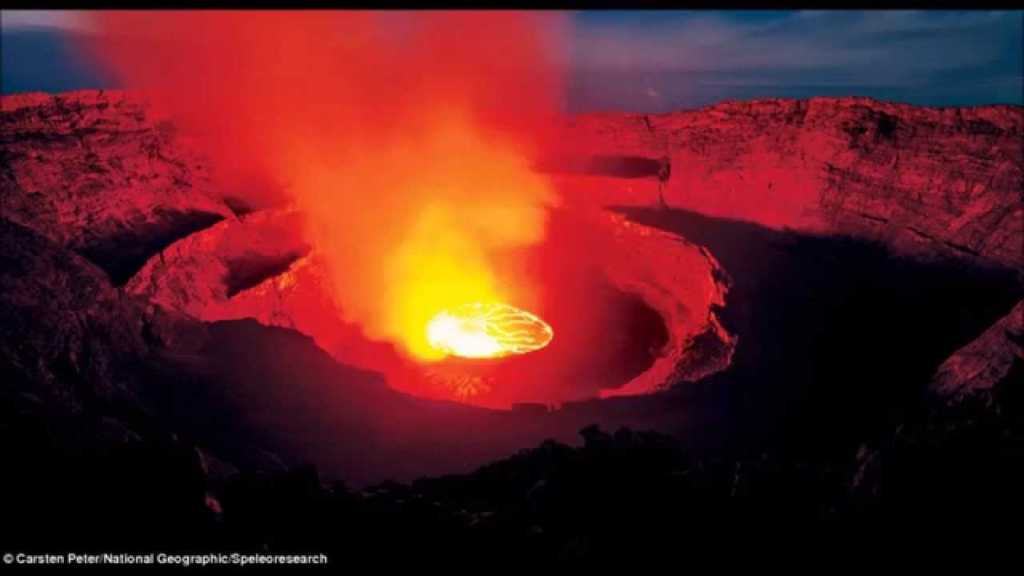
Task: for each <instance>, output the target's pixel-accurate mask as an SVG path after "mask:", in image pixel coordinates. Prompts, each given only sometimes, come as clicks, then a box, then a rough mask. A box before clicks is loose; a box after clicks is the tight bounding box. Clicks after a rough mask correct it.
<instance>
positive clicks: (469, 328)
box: [427, 303, 555, 358]
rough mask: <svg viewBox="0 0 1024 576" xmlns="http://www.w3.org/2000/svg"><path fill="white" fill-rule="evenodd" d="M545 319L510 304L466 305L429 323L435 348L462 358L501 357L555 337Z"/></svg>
mask: <svg viewBox="0 0 1024 576" xmlns="http://www.w3.org/2000/svg"><path fill="white" fill-rule="evenodd" d="M554 335H555V333H554V331H553V330H552V329H551V326H548V324H547V323H546V322H544V321H543V320H541V319H540V318H538V317H537V316H535V315H534V314H531V313H529V312H527V311H525V310H520V309H519V308H516V307H514V306H509V305H508V304H480V303H474V304H465V305H463V306H459V307H458V308H454V309H451V310H443V311H441V312H440V313H438V314H437V316H434V318H433V320H431V321H430V323H429V324H427V340H428V341H429V342H430V345H431V346H433V347H434V348H435V349H437V350H439V351H441V352H444V353H445V354H450V355H452V356H461V357H463V358H500V357H502V356H510V355H512V354H525V353H527V352H533V351H534V350H540V349H541V348H543V347H545V346H547V345H548V343H549V342H551V339H552V338H554Z"/></svg>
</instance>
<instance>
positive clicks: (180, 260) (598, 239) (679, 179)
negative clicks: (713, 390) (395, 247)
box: [0, 92, 1024, 406]
mask: <svg viewBox="0 0 1024 576" xmlns="http://www.w3.org/2000/svg"><path fill="white" fill-rule="evenodd" d="M2 114H3V120H2V122H0V136H2V138H3V145H4V151H5V170H4V171H3V173H2V174H0V177H2V178H3V187H4V190H3V192H4V198H5V201H4V203H3V206H2V207H0V211H2V213H0V216H3V217H4V218H7V219H10V220H12V221H14V222H16V223H19V224H21V225H24V226H26V227H28V228H30V229H32V230H35V231H36V232H38V233H39V234H41V235H43V236H45V237H47V238H50V239H51V240H53V241H56V242H57V243H58V244H59V245H61V246H64V247H66V248H71V249H73V250H76V251H78V252H79V253H80V254H82V255H84V256H86V258H88V259H90V260H92V261H93V262H94V263H96V264H97V265H99V266H100V267H101V268H103V269H104V270H106V271H107V272H108V274H109V275H110V276H111V278H112V279H114V280H115V282H116V283H118V284H122V285H123V286H122V288H121V290H122V291H123V292H124V293H126V294H132V295H137V296H140V297H142V298H144V299H145V300H148V301H149V302H151V303H152V304H155V305H158V306H160V307H162V308H166V309H170V310H177V311H181V312H184V313H186V314H188V315H191V316H193V317H196V318H199V319H203V320H220V319H232V318H256V319H257V320H258V321H260V322H262V323H264V324H267V325H275V326H284V327H289V328H294V329H296V330H298V331H300V332H303V333H305V334H308V335H310V336H312V337H313V338H314V339H315V340H316V342H317V343H318V344H319V345H320V346H321V347H322V348H324V349H325V350H327V351H328V352H330V353H331V354H332V355H333V356H334V357H335V358H336V359H339V360H342V361H343V362H345V363H350V364H354V365H358V366H364V367H370V368H373V369H376V370H379V371H382V372H384V373H385V374H386V375H387V376H388V380H389V383H390V384H391V385H392V386H394V387H396V388H399V389H402V390H405V391H409V392H413V393H416V394H419V395H424V396H433V397H440V398H457V399H460V400H467V401H471V402H477V403H480V404H484V405H492V406H508V405H510V404H513V403H516V402H528V401H540V402H548V403H558V402H562V401H566V400H573V399H579V398H585V397H592V396H613V395H621V394H642V393H648V392H653V391H656V390H660V389H663V388H665V387H668V386H671V385H673V384H675V383H678V382H681V381H686V380H696V379H699V378H701V377H703V376H706V375H707V374H710V373H714V372H716V371H719V370H721V369H723V368H725V367H726V366H727V365H728V363H729V361H730V358H731V355H732V350H733V348H734V347H735V346H736V345H737V338H736V336H735V335H733V334H729V333H728V331H727V330H726V329H724V328H723V327H722V325H721V324H720V322H719V320H718V314H717V312H716V311H717V310H719V309H720V307H722V306H728V304H729V296H728V280H727V278H728V274H729V270H727V269H722V267H721V265H719V264H718V261H717V259H716V258H715V255H714V254H712V253H710V252H709V251H708V250H707V249H706V248H704V247H702V246H699V245H696V244H693V243H692V242H690V241H688V240H686V239H684V238H680V237H678V236H675V235H673V234H669V233H666V232H661V231H655V230H654V229H651V228H648V227H646V226H642V225H640V224H637V223H634V222H630V221H628V220H626V219H624V218H622V217H620V216H615V215H612V214H611V213H609V212H607V211H606V210H605V207H607V206H616V205H656V203H657V199H658V180H657V178H656V175H650V177H641V178H625V177H614V176H608V175H604V176H601V175H595V174H590V175H587V174H568V173H566V172H568V171H566V170H562V169H561V168H560V167H559V166H554V167H551V168H550V170H551V171H552V172H554V174H553V175H552V181H553V182H554V183H555V185H556V187H557V190H558V192H559V194H560V195H561V197H562V199H563V206H562V208H561V209H560V210H559V211H557V212H556V215H555V217H553V218H552V221H551V222H550V223H549V228H550V229H549V230H548V231H547V234H546V236H547V244H546V246H545V247H544V249H542V250H541V249H538V250H535V251H533V252H531V253H530V254H526V255H525V257H524V261H526V262H527V263H528V264H529V265H532V266H534V267H535V268H536V269H538V270H541V271H542V272H543V273H542V274H538V276H539V277H546V278H548V279H549V280H550V281H549V283H548V285H547V286H545V287H544V288H543V290H542V294H540V301H541V304H540V307H541V309H540V310H538V312H539V313H541V314H542V316H544V317H545V318H547V319H548V320H549V321H550V322H552V324H553V325H554V326H555V329H556V333H557V334H558V336H557V337H556V340H555V343H554V344H553V345H552V346H551V349H550V350H547V351H542V352H540V353H536V354H532V355H528V356H527V357H524V358H523V359H522V360H521V361H519V362H517V363H512V364H509V366H514V367H515V370H514V373H511V374H509V373H503V372H502V371H501V370H497V371H485V372H486V373H482V374H478V373H473V374H472V375H471V376H472V378H477V377H479V378H480V381H479V382H471V383H470V384H471V387H472V388H473V389H474V391H473V393H472V394H466V393H465V392H466V387H465V385H464V384H463V383H460V381H459V379H458V378H456V379H453V378H452V377H451V376H450V374H446V373H445V372H444V371H443V370H442V371H441V372H442V374H441V377H440V378H438V377H437V371H434V370H426V371H424V370H423V369H422V367H420V366H418V365H415V364H410V363H409V362H408V361H407V360H404V359H403V358H402V356H401V354H400V353H399V352H398V351H397V350H395V348H394V346H393V345H391V344H387V343H379V342H372V341H370V340H368V339H366V338H365V336H364V335H363V332H362V330H361V329H360V327H359V326H358V325H356V324H350V323H346V322H344V321H342V319H341V316H340V314H339V313H338V310H337V308H336V303H335V301H334V300H333V299H331V298H330V296H329V295H328V294H325V292H324V290H323V284H324V281H323V278H324V276H323V275H324V268H323V265H322V263H321V258H322V254H319V253H318V251H317V250H316V248H315V247H313V246H310V245H309V243H308V242H307V241H306V240H305V239H304V237H303V234H302V233H301V225H300V222H299V216H298V214H297V213H296V212H295V209H294V208H292V207H283V206H282V207H277V208H269V209H265V210H260V211H257V212H254V213H251V214H246V215H244V216H236V215H235V213H234V212H233V211H232V210H231V209H230V208H229V204H231V201H230V200H229V199H227V198H225V196H226V194H225V193H224V192H223V191H220V190H218V189H216V188H215V187H214V186H212V185H211V184H210V179H209V177H208V175H207V171H206V164H205V162H204V160H203V159H202V157H201V155H199V154H197V153H195V152H194V151H192V149H191V148H190V145H189V143H188V142H187V141H184V140H182V139H181V138H178V137H177V136H176V135H175V131H174V129H173V126H171V125H169V124H166V123H158V122H154V121H153V120H152V119H151V118H150V117H149V116H148V115H147V114H148V112H147V109H146V108H145V106H143V105H141V104H139V103H138V101H136V100H133V99H132V98H126V97H125V96H124V95H122V94H119V93H111V92H78V93H71V94H64V95H59V96H45V95H21V96H13V97H4V99H3V106H2ZM1022 126H1024V122H1022V121H1021V111H1020V109H1014V108H1007V107H990V108H980V109H973V110H932V109H922V108H916V107H909V106H897V105H891V104H885V103H877V102H872V101H867V100H860V99H814V100H811V101H807V102H797V101H769V102H755V103H731V104H723V105H719V106H715V107H712V108H708V109H704V110H699V111H691V112H681V113H676V114H669V115H664V116H650V117H643V116H630V115H600V116H584V117H581V118H577V119H575V120H573V121H571V122H570V124H569V126H568V127H567V132H566V134H567V136H566V138H565V141H566V142H567V143H569V145H568V146H567V147H566V150H563V151H562V153H566V154H570V155H571V154H582V155H584V156H586V155H591V156H593V155H602V156H606V157H611V158H613V159H614V158H616V157H625V156H636V157H642V158H647V159H658V158H661V157H663V156H664V157H667V158H668V159H669V161H670V166H671V171H670V173H669V174H666V175H665V176H666V177H663V179H664V184H665V186H664V201H665V203H666V204H668V205H669V206H671V207H681V208H687V209H691V210H694V211H697V212H702V213H707V214H710V215H715V216H725V217H731V218H740V219H747V220H752V221H754V222H758V223H761V224H765V225H768V226H772V227H792V228H797V229H803V230H808V231H814V232H818V233H824V234H836V233H838V234H849V235H853V236H859V237H864V238H871V239H877V240H880V241H882V242H883V243H884V244H885V245H887V246H888V247H890V248H891V249H892V250H894V251H896V252H897V253H902V254H907V255H910V256H912V257H915V258H934V257H940V256H954V257H956V258H960V259H962V260H965V261H967V262H971V263H975V264H995V265H1001V266H1008V267H1016V268H1017V269H1020V266H1021V264H1020V263H1021V259H1020V257H1019V253H1020V246H1021V237H1022V232H1021V230H1022V228H1021V217H1022V212H1021V204H1020V196H1019V190H1020V188H1021V163H1020V162H1019V161H1015V159H1019V157H1020V154H1021V144H1020V141H1021V133H1022ZM641 172H642V171H641ZM620 176H622V174H620ZM559 230H562V231H565V230H575V231H577V232H578V231H581V230H586V232H585V233H583V232H580V233H573V234H568V235H565V236H564V237H562V236H560V235H559ZM560 246H561V248H560ZM559 250H562V252H559ZM351 273H353V274H354V273H357V271H351ZM559 274H561V276H560V275H559ZM588 298H589V300H588ZM581 302H585V303H586V304H588V305H590V308H589V309H590V310H593V313H592V314H585V315H580V314H578V313H576V311H578V310H580V309H581V308H580V304H581ZM652 311H653V313H654V314H655V316H656V317H657V318H659V319H660V323H661V327H660V328H659V326H658V325H657V324H658V323H657V322H654V323H652V322H650V321H649V318H648V317H649V316H650V312H652ZM630 330H639V331H641V332H643V333H644V336H643V338H641V339H640V340H639V342H640V345H639V346H638V345H637V338H635V337H634V334H632V333H630V332H629V331H630ZM660 330H663V331H664V335H663V336H664V337H661V336H659V331H660ZM564 343H571V345H569V344H564ZM644 347H647V348H649V349H641V348H644ZM530 356H533V359H532V360H531V359H529V357H530ZM595 366H596V368H595ZM608 366H613V367H614V366H620V369H619V370H618V371H615V370H606V369H605V368H606V367H608ZM622 366H628V368H621V367H622ZM480 384H483V386H480Z"/></svg>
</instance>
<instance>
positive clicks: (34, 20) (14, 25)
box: [0, 10, 92, 31]
mask: <svg viewBox="0 0 1024 576" xmlns="http://www.w3.org/2000/svg"><path fill="white" fill-rule="evenodd" d="M32 28H54V29H59V30H69V31H91V30H92V25H91V21H90V19H89V18H88V17H87V16H86V15H84V14H82V13H81V12H75V11H71V10H0V29H3V30H4V31H9V30H22V29H32Z"/></svg>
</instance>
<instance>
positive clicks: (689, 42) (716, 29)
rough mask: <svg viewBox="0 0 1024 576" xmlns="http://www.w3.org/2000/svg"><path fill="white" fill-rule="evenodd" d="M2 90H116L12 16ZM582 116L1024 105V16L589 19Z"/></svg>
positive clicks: (61, 27) (31, 24)
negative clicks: (826, 100) (725, 103)
mask: <svg viewBox="0 0 1024 576" xmlns="http://www.w3.org/2000/svg"><path fill="white" fill-rule="evenodd" d="M0 19H2V36H0V57H2V61H0V80H2V89H3V92H5V93H9V92H20V91H28V90H45V91H59V90H69V89H76V88H99V87H116V83H115V82H114V81H113V79H111V78H108V77H105V76H104V75H103V74H101V73H100V72H99V71H98V70H96V69H95V67H94V66H92V65H91V64H90V63H89V62H88V61H86V60H85V59H84V58H82V57H81V56H80V55H79V54H77V53H76V51H75V49H74V47H73V45H72V44H71V43H69V42H68V38H69V35H70V34H74V33H88V23H87V22H86V21H83V19H82V18H80V17H77V16H76V15H74V14H68V13H58V12H48V13H44V12H12V11H4V12H2V14H0ZM572 19H573V23H574V24H575V25H574V27H573V32H572V34H571V36H570V38H569V39H568V42H567V43H566V44H567V45H566V46H565V50H566V54H564V56H565V57H566V58H567V61H568V64H569V70H570V82H569V91H568V94H567V106H568V107H569V109H570V110H572V111H590V110H630V111H639V112H660V111H666V110H671V109H677V108H688V107H696V106H702V105H706V104H709V103H713V102H716V101H720V100H723V99H747V98H758V97H796V98H805V97H810V96H819V95H825V96H838V95H861V96H871V97H874V98H879V99H884V100H896V101H902V102H910V103H916V104H928V105H976V104H989V103H1009V104H1018V105H1021V104H1024V94H1022V90H1024V88H1022V86H1024V56H1022V54H1024V12H1021V11H1006V12H986V11H976V12H974V11H972V12H946V11H924V12H914V11H866V12H865V11H811V12H808V11H741V12H721V11H696V12H687V11H656V12H621V11H595V12H579V13H575V14H574V15H573V16H572Z"/></svg>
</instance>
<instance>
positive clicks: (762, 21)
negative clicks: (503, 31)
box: [570, 10, 1024, 108]
mask: <svg viewBox="0 0 1024 576" xmlns="http://www.w3.org/2000/svg"><path fill="white" fill-rule="evenodd" d="M623 18H625V17H622V18H619V20H622V19H623ZM607 20H608V21H607V22H605V21H601V20H595V19H594V17H590V16H587V15H584V17H582V18H580V19H579V25H578V26H577V29H576V35H575V38H574V42H573V45H572V51H571V54H570V60H571V62H572V65H573V67H574V68H575V70H576V71H577V73H576V76H577V80H578V83H577V90H576V94H575V97H576V98H577V100H580V99H582V101H578V102H577V103H576V104H577V106H576V107H577V108H587V107H590V106H592V105H594V104H595V103H596V102H591V101H590V100H596V101H601V102H599V103H597V104H598V106H599V107H600V106H604V107H626V108H629V107H636V106H644V105H647V104H649V103H650V99H646V101H641V100H637V101H636V102H632V101H618V102H616V101H611V99H610V98H609V97H608V96H609V95H608V94H605V95H598V94H596V92H598V91H600V90H601V89H602V88H601V87H602V85H605V84H607V85H609V88H610V89H611V92H614V93H623V92H624V90H623V88H622V86H621V85H620V86H610V84H612V83H621V82H624V81H629V79H630V77H631V75H633V74H636V73H639V72H641V71H643V72H644V74H643V77H644V78H651V77H656V78H658V79H659V80H658V83H657V84H654V85H649V86H645V87H644V88H645V90H654V91H657V92H658V93H660V94H662V95H663V96H664V98H662V99H661V101H662V102H663V103H664V104H665V106H667V107H673V106H675V107H678V106H680V105H683V106H685V105H700V104H704V103H707V102H706V101H708V100H714V99H716V98H722V97H749V96H750V95H751V94H754V95H759V94H760V95H764V96H774V95H797V96H800V95H802V94H803V93H805V92H806V93H807V94H808V95H813V94H814V93H815V88H816V87H817V88H821V87H828V88H830V89H831V90H830V91H826V93H831V92H835V91H840V90H841V89H845V90H846V91H847V92H849V93H851V94H852V93H857V94H863V95H868V96H875V97H883V98H885V97H890V98H891V97H893V94H897V95H898V97H899V98H901V99H909V100H912V101H918V102H919V103H925V104H964V103H982V102H986V101H1009V102H1017V103H1021V90H1020V88H1019V85H1018V86H1017V87H1016V88H1015V87H1014V86H1013V84H1012V82H1013V79H1014V78H1017V77H1019V76H1020V70H1021V66H1022V58H1021V51H1022V46H1021V38H1022V34H1024V31H1022V28H1024V26H1022V12H1019V11H1018V12H938V11H888V10H887V11H859V12H852V11H801V12H790V13H786V14H781V15H776V16H773V17H768V18H754V17H752V16H751V13H722V12H714V13H712V12H701V13H696V14H687V13H678V14H671V15H669V14H665V15H659V17H658V18H650V19H634V20H633V21H632V22H627V23H621V22H620V23H619V24H618V25H616V24H615V22H614V20H613V19H612V17H611V15H609V17H608V18H607ZM601 78H605V79H606V80H607V82H603V81H601V80H600V79H601ZM950 82H955V83H958V84H960V85H959V86H949V85H948V83H950ZM581 85H583V86H585V87H586V89H585V90H579V89H578V88H579V87H580V86H581ZM970 86H975V87H976V88H977V90H975V92H974V93H973V94H972V93H971V92H970V90H969V87H970ZM710 87H715V88H716V90H710ZM727 88H731V90H729V89H727ZM737 88H742V89H743V90H736V89H737ZM819 92H820V91H819ZM602 100H603V101H602ZM620 100H621V99H620Z"/></svg>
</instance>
